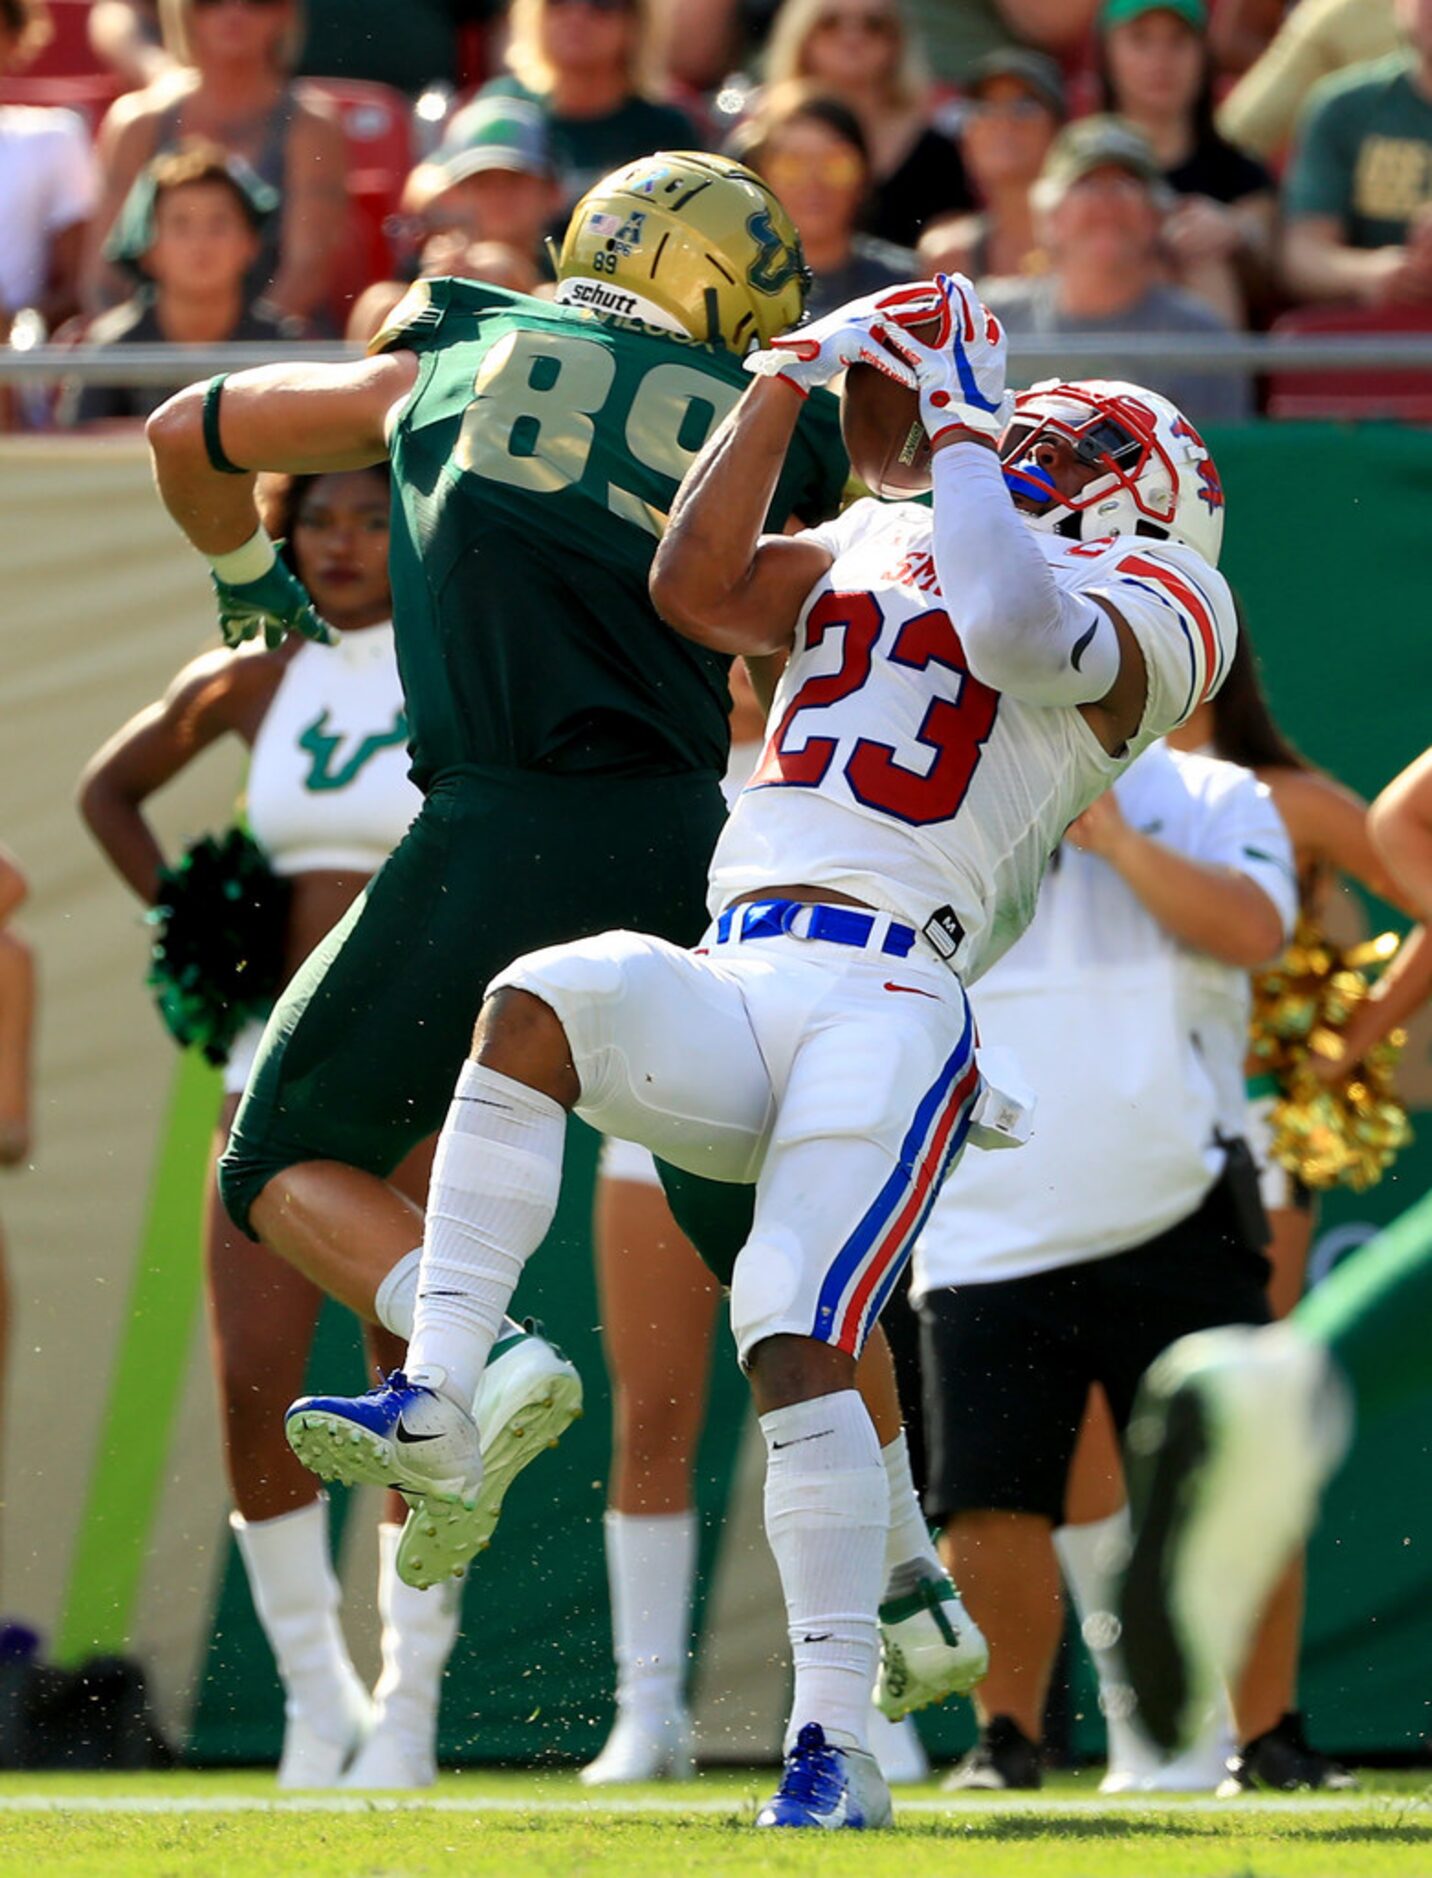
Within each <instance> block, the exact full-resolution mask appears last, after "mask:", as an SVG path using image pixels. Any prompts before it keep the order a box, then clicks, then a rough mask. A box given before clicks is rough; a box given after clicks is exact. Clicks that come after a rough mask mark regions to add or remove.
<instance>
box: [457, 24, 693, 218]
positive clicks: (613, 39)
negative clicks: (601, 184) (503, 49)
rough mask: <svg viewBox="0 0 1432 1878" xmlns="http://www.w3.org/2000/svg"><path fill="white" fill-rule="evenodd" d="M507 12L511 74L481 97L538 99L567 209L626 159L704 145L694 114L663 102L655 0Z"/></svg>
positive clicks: (509, 68)
mask: <svg viewBox="0 0 1432 1878" xmlns="http://www.w3.org/2000/svg"><path fill="white" fill-rule="evenodd" d="M508 19H509V24H510V31H509V36H508V42H507V67H508V70H509V72H510V73H511V74H512V76H511V77H510V78H501V79H497V80H495V81H494V83H493V84H491V85H489V86H488V87H487V90H486V91H485V92H484V93H483V95H484V96H491V95H494V94H495V95H498V96H501V95H503V94H506V95H508V96H513V97H518V98H525V99H527V100H528V101H529V102H531V103H533V104H536V105H538V106H540V108H541V110H542V112H543V114H544V116H545V117H546V120H547V132H548V137H549V139H550V142H551V147H552V156H553V159H554V161H555V163H556V166H557V177H558V182H559V183H560V185H561V190H562V197H563V202H564V205H565V207H567V208H570V207H571V206H572V204H573V203H574V202H575V201H576V200H577V198H578V197H579V196H582V195H585V194H586V192H587V190H588V189H590V188H591V186H592V184H593V183H595V182H598V181H600V179H601V178H602V177H603V176H605V175H606V174H607V173H608V172H609V171H610V170H614V169H616V168H618V167H619V166H620V165H621V164H623V163H629V162H632V161H634V160H635V159H636V158H637V157H643V156H650V155H651V154H652V153H653V152H654V151H657V150H696V149H700V148H701V147H702V139H701V137H700V135H699V134H698V132H697V131H696V129H695V127H694V126H693V124H692V122H691V120H690V118H689V117H687V115H686V113H685V112H684V111H679V110H677V108H676V107H675V106H674V105H671V104H664V103H661V102H660V93H661V88H662V86H663V84H664V83H665V77H664V71H663V67H662V63H661V57H660V44H659V35H658V31H657V16H656V13H655V10H654V7H653V4H652V0H512V6H511V11H510V13H509V15H508Z"/></svg>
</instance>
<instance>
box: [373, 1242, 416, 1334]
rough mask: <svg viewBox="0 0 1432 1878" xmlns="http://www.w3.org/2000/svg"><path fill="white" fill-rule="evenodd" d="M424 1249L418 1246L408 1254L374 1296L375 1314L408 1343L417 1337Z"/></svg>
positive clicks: (404, 1255)
mask: <svg viewBox="0 0 1432 1878" xmlns="http://www.w3.org/2000/svg"><path fill="white" fill-rule="evenodd" d="M422 1263H423V1248H422V1247H421V1246H414V1248H413V1250H412V1251H411V1252H405V1253H404V1254H403V1256H402V1257H401V1258H400V1259H399V1260H398V1262H397V1264H396V1265H395V1266H394V1267H393V1269H392V1270H391V1271H390V1272H389V1273H388V1276H387V1277H386V1278H385V1279H384V1280H383V1282H382V1284H381V1285H379V1287H378V1289H377V1291H376V1293H375V1294H374V1297H373V1315H374V1316H375V1317H376V1318H377V1320H378V1322H379V1323H380V1324H381V1325H382V1326H383V1328H384V1330H391V1331H392V1333H393V1335H394V1336H395V1337H401V1338H402V1339H403V1341H404V1343H406V1342H408V1340H409V1339H410V1338H411V1336H412V1334H413V1312H414V1311H415V1310H416V1309H417V1304H418V1273H419V1271H420V1270H421V1268H422Z"/></svg>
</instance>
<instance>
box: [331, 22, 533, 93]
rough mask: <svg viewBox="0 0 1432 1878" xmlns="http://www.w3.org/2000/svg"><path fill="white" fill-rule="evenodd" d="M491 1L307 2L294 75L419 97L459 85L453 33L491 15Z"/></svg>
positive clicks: (455, 43)
mask: <svg viewBox="0 0 1432 1878" xmlns="http://www.w3.org/2000/svg"><path fill="white" fill-rule="evenodd" d="M495 10H496V9H495V7H494V6H493V5H492V4H491V3H490V0H403V4H402V5H401V6H396V5H394V0H308V35H307V37H306V39H305V40H304V44H303V54H302V58H301V62H300V64H299V68H298V69H299V71H300V72H301V73H303V74H304V76H305V77H312V78H366V79H372V80H376V81H377V82H378V83H379V84H383V85H394V86H396V87H397V89H398V90H399V91H407V92H419V91H422V90H423V89H424V87H425V86H427V85H430V84H432V83H433V82H434V81H435V80H439V79H440V80H443V81H445V82H446V83H447V84H450V85H455V84H456V83H457V81H458V76H459V73H458V42H457V36H458V28H459V27H460V26H462V25H464V24H465V23H466V22H467V21H469V20H480V19H485V18H487V17H488V15H490V14H491V13H493V12H494V11H495Z"/></svg>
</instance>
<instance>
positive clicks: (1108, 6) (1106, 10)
mask: <svg viewBox="0 0 1432 1878" xmlns="http://www.w3.org/2000/svg"><path fill="white" fill-rule="evenodd" d="M1145 13H1176V14H1177V15H1178V17H1179V18H1180V19H1181V20H1183V21H1184V23H1185V24H1186V25H1188V26H1191V27H1192V28H1193V30H1194V31H1195V32H1196V33H1198V34H1199V35H1200V36H1201V35H1202V34H1203V33H1205V32H1206V31H1207V30H1208V5H1207V0H1104V4H1103V6H1101V7H1100V9H1099V22H1098V26H1099V31H1100V32H1101V33H1103V32H1107V31H1108V29H1109V28H1110V27H1111V26H1127V25H1128V23H1129V21H1130V20H1137V19H1142V18H1143V16H1144V14H1145Z"/></svg>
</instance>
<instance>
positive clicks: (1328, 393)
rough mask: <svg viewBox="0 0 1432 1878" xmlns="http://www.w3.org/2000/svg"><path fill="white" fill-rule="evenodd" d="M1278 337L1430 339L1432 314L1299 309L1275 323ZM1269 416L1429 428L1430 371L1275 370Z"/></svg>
mask: <svg viewBox="0 0 1432 1878" xmlns="http://www.w3.org/2000/svg"><path fill="white" fill-rule="evenodd" d="M1272 332H1273V336H1274V337H1275V338H1279V339H1289V340H1293V339H1298V338H1309V339H1311V338H1313V337H1314V336H1316V337H1318V338H1324V339H1325V338H1329V337H1332V336H1333V335H1344V334H1345V335H1349V336H1356V337H1359V338H1371V337H1373V336H1375V335H1376V334H1378V333H1385V334H1387V335H1388V336H1389V337H1391V336H1393V335H1394V334H1401V335H1403V336H1406V335H1407V334H1409V333H1425V334H1428V335H1432V312H1419V311H1417V310H1415V309H1413V308H1409V307H1387V308H1371V307H1355V306H1327V307H1299V308H1297V309H1296V310H1295V311H1294V312H1291V313H1285V314H1283V316H1282V317H1281V318H1280V319H1278V320H1276V321H1275V322H1274V324H1273V328H1272ZM1268 415H1269V416H1270V417H1293V418H1298V417H1302V418H1334V419H1337V418H1370V417H1386V418H1397V419H1400V420H1401V421H1402V422H1403V423H1408V424H1432V368H1429V369H1427V370H1418V369H1416V368H1415V367H1402V368H1400V369H1398V370H1396V371H1365V370H1363V369H1362V368H1361V367H1359V366H1355V365H1350V366H1342V367H1339V368H1337V369H1334V370H1319V371H1291V370H1283V371H1273V372H1270V373H1269V374H1268Z"/></svg>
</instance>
